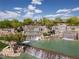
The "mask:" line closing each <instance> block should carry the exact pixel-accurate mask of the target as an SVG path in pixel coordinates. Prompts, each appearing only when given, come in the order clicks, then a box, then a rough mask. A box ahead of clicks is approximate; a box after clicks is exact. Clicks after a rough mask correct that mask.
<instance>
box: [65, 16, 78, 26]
mask: <svg viewBox="0 0 79 59" xmlns="http://www.w3.org/2000/svg"><path fill="white" fill-rule="evenodd" d="M66 22H67V24H68V25H76V26H77V25H79V18H78V17H71V18H69V19H67V21H66Z"/></svg>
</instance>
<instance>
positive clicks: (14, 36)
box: [0, 33, 26, 42]
mask: <svg viewBox="0 0 79 59" xmlns="http://www.w3.org/2000/svg"><path fill="white" fill-rule="evenodd" d="M25 38H26V36H25V35H23V34H22V33H16V34H10V35H5V36H1V37H0V40H5V41H17V42H19V41H24V40H25Z"/></svg>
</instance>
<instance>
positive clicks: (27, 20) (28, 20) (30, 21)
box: [23, 18, 33, 25]
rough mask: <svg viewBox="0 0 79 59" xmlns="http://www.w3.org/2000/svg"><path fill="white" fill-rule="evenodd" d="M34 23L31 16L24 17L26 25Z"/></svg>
mask: <svg viewBox="0 0 79 59" xmlns="http://www.w3.org/2000/svg"><path fill="white" fill-rule="evenodd" d="M32 23H33V21H32V19H30V18H26V19H24V21H23V24H24V25H29V24H32Z"/></svg>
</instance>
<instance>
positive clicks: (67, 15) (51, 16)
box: [44, 14, 72, 19]
mask: <svg viewBox="0 0 79 59" xmlns="http://www.w3.org/2000/svg"><path fill="white" fill-rule="evenodd" d="M70 16H72V15H71V14H54V15H52V14H51V15H46V16H44V17H47V18H50V19H54V18H56V17H61V18H67V17H70Z"/></svg>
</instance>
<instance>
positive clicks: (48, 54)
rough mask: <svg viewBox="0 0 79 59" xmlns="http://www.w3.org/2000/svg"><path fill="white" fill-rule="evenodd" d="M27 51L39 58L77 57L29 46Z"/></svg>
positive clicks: (59, 58)
mask: <svg viewBox="0 0 79 59" xmlns="http://www.w3.org/2000/svg"><path fill="white" fill-rule="evenodd" d="M26 53H28V54H30V55H32V56H35V57H37V58H39V59H77V58H73V57H68V56H64V55H61V54H57V53H53V52H49V51H45V50H42V49H38V48H33V47H29V48H27V50H26Z"/></svg>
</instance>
